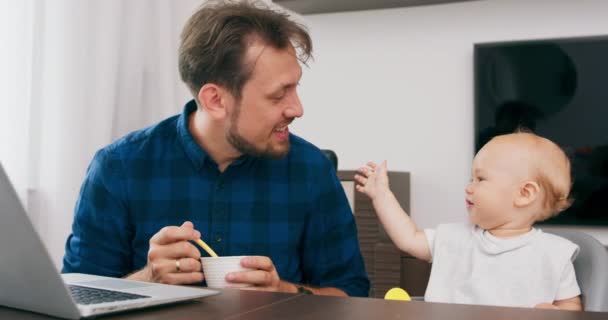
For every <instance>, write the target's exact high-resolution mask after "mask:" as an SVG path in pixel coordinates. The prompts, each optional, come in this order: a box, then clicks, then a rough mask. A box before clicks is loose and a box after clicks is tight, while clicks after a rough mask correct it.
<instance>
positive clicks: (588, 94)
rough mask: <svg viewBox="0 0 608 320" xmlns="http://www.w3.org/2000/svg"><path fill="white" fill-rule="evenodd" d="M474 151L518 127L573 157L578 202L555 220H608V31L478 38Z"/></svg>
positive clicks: (596, 222) (572, 222) (589, 222)
mask: <svg viewBox="0 0 608 320" xmlns="http://www.w3.org/2000/svg"><path fill="white" fill-rule="evenodd" d="M474 65H475V80H474V81H475V152H477V151H478V150H479V149H480V148H481V147H482V146H483V145H484V144H485V143H486V142H487V141H489V140H490V139H491V138H492V137H494V136H496V135H499V134H505V133H509V132H513V131H515V130H517V129H518V128H524V129H527V130H531V131H533V132H535V133H537V134H539V135H541V136H544V137H547V138H549V139H551V140H553V141H555V142H556V143H557V144H559V145H560V146H562V148H564V150H566V152H567V154H568V155H569V156H570V160H571V163H572V171H573V172H572V173H573V177H574V179H573V186H572V195H573V197H574V199H575V201H574V203H573V205H572V206H571V207H570V208H569V209H567V210H566V211H564V212H562V213H561V214H559V215H558V216H557V217H555V218H551V219H549V220H547V221H546V222H545V223H549V224H570V225H596V226H597V225H603V226H608V36H599V37H582V38H567V39H543V40H532V41H513V42H500V43H482V44H477V45H475V61H474Z"/></svg>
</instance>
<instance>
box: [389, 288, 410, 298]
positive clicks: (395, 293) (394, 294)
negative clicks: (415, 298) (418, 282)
mask: <svg viewBox="0 0 608 320" xmlns="http://www.w3.org/2000/svg"><path fill="white" fill-rule="evenodd" d="M384 300H399V301H412V298H411V297H410V295H409V294H407V292H406V291H405V290H403V289H401V288H392V289H390V290H388V291H387V292H386V294H385V295H384Z"/></svg>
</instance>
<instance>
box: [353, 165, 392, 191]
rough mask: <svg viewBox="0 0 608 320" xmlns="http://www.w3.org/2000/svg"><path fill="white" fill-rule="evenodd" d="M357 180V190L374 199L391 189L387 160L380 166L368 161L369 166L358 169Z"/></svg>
mask: <svg viewBox="0 0 608 320" xmlns="http://www.w3.org/2000/svg"><path fill="white" fill-rule="evenodd" d="M355 180H356V181H357V183H358V184H357V186H356V189H357V191H359V192H361V193H364V194H366V195H367V196H368V197H370V199H372V200H374V199H376V197H377V196H379V195H381V194H382V193H387V192H389V191H390V190H389V185H388V174H387V169H386V161H382V163H381V164H380V165H379V166H378V165H376V164H375V163H374V162H371V161H370V162H368V163H367V166H365V167H361V168H359V169H357V174H355Z"/></svg>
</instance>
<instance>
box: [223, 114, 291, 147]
mask: <svg viewBox="0 0 608 320" xmlns="http://www.w3.org/2000/svg"><path fill="white" fill-rule="evenodd" d="M239 111H240V106H237V108H236V112H235V113H233V115H232V117H231V118H232V119H231V122H232V123H231V124H230V127H229V128H228V131H227V132H226V139H227V140H228V143H230V144H231V145H232V147H234V148H235V149H236V150H237V151H238V152H240V153H242V154H246V155H250V156H254V157H259V158H268V159H281V158H283V157H285V156H286V155H287V153H289V146H290V144H289V140H288V141H287V148H285V149H284V150H273V149H272V148H267V149H264V150H261V149H259V148H257V147H256V146H255V145H254V144H253V143H251V142H249V141H247V139H245V137H243V136H241V135H240V134H239V133H238V132H237V129H236V127H237V126H236V123H237V122H238V118H239Z"/></svg>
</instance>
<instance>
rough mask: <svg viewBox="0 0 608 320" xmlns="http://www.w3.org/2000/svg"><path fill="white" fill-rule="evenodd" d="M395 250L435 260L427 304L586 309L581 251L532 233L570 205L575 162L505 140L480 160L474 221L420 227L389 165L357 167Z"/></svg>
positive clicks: (469, 192) (528, 141)
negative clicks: (393, 186) (403, 203)
mask: <svg viewBox="0 0 608 320" xmlns="http://www.w3.org/2000/svg"><path fill="white" fill-rule="evenodd" d="M357 172H358V173H357V175H356V176H355V180H356V181H357V183H358V185H357V187H356V188H357V190H358V191H359V192H362V193H364V194H366V195H367V196H369V197H370V198H371V200H372V202H373V205H374V208H375V209H376V213H377V214H378V217H379V219H380V221H381V222H382V224H383V225H384V228H385V229H386V231H387V233H388V234H389V236H390V237H391V239H392V241H393V242H394V243H395V245H396V246H397V247H398V248H399V249H400V250H402V251H405V252H407V253H409V254H410V255H412V256H414V257H416V258H418V259H422V260H425V261H428V262H433V266H432V269H431V276H430V279H429V283H428V287H427V290H426V293H425V301H430V302H451V303H464V304H483V305H500V306H512V307H537V308H548V309H566V310H582V303H581V299H580V293H581V292H580V289H579V287H578V284H577V282H576V276H575V273H574V266H573V264H572V261H573V260H574V258H575V257H576V255H577V253H578V246H576V245H575V244H574V243H572V242H570V241H568V240H566V239H563V238H560V237H558V236H555V235H552V234H548V233H544V232H542V231H541V230H539V229H536V228H533V224H534V223H535V222H538V221H542V220H545V219H547V218H550V217H552V216H554V215H556V214H558V213H559V212H560V211H563V210H565V209H566V208H568V207H569V206H570V204H571V200H570V199H569V198H568V195H569V193H570V187H571V184H572V182H571V177H570V162H569V160H568V157H567V156H566V154H565V153H564V152H563V151H562V150H561V149H560V148H559V147H558V146H557V145H556V144H555V143H553V142H551V141H550V140H547V139H545V138H542V137H539V136H537V135H534V134H531V133H514V134H508V135H503V136H498V137H495V138H494V139H492V140H491V141H490V142H488V143H487V144H486V145H485V146H484V147H483V148H482V149H481V150H480V151H479V152H478V153H477V155H476V156H475V159H474V161H473V168H472V177H471V182H470V183H469V185H468V186H467V187H466V189H465V202H466V207H467V211H468V213H469V221H470V223H467V224H445V225H439V226H438V227H437V228H436V229H434V230H431V229H426V230H424V231H422V230H419V229H418V228H417V227H416V225H415V224H414V222H413V221H412V220H411V219H410V217H409V216H408V215H407V214H406V213H405V211H404V210H403V209H402V208H401V207H400V206H399V204H398V202H397V200H396V198H395V197H394V195H393V193H392V192H391V190H390V189H389V182H388V176H387V169H386V161H384V162H382V163H381V164H380V165H376V164H374V163H373V162H370V163H368V165H367V166H365V167H362V168H360V169H358V170H357Z"/></svg>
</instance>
